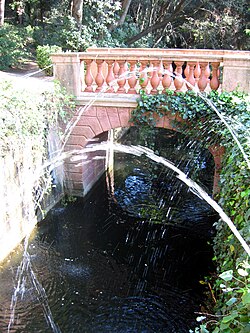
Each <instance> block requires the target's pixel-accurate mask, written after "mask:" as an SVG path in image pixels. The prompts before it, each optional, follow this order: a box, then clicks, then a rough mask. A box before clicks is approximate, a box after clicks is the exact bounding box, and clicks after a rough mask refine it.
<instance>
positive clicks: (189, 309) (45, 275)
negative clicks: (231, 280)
mask: <svg viewBox="0 0 250 333" xmlns="http://www.w3.org/2000/svg"><path fill="white" fill-rule="evenodd" d="M164 133H165V135H172V133H170V132H164ZM169 133H170V134H169ZM159 134H160V137H161V138H162V137H163V135H162V133H159ZM133 135H134V136H136V134H135V133H131V135H130V139H131V138H133ZM137 140H138V138H137ZM178 140H179V139H178V138H177V137H174V136H170V137H169V138H168V139H167V138H165V140H164V143H163V142H162V143H160V144H159V145H160V148H161V149H163V150H164V152H165V154H170V150H171V151H172V156H174V155H176V156H179V155H180V154H177V151H178V150H180V148H178V147H181V143H182V142H183V139H181V140H180V142H179V141H178ZM172 141H174V142H175V146H177V149H176V148H175V150H174V151H173V142H172ZM151 142H152V140H151ZM158 142H159V141H158ZM185 144H186V143H185ZM178 145H179V146H178ZM154 148H155V147H154ZM185 154H189V153H185ZM194 156H196V157H197V159H196V160H195V158H194ZM178 158H179V157H178ZM178 158H177V157H176V158H175V162H176V163H178V164H179V165H180V166H181V167H183V168H187V172H190V173H191V174H193V176H195V177H196V178H197V180H200V181H203V182H204V185H205V186H206V187H208V188H209V187H210V189H211V181H212V173H211V170H212V169H213V166H212V161H211V157H210V156H209V155H208V154H207V153H204V152H203V153H201V154H200V155H199V154H196V153H195V152H194V151H193V152H192V159H193V162H192V163H191V162H189V163H188V165H186V164H184V159H183V158H182V157H181V158H180V160H178ZM185 163H186V162H185ZM197 164H199V172H198V173H197V170H196V171H194V170H195V169H197V168H195V167H193V165H197ZM193 169H194V170H193ZM114 179H115V188H114V192H113V194H112V193H110V192H109V189H108V188H107V182H106V178H105V177H103V178H102V179H101V180H100V182H99V183H98V185H97V186H96V187H95V189H94V190H93V191H92V192H91V193H90V194H89V195H88V196H87V197H86V198H84V199H80V198H79V199H77V200H76V201H75V202H73V203H69V204H68V205H67V206H66V207H64V206H62V205H58V206H57V207H55V208H53V209H52V210H51V211H50V213H49V214H48V216H47V218H46V219H45V220H44V221H42V222H41V223H40V224H39V226H38V228H37V231H36V233H35V235H34V237H33V238H32V239H31V240H30V245H29V253H30V255H31V263H32V267H33V270H34V272H35V274H36V276H37V277H38V279H39V282H40V283H41V284H42V286H43V287H44V289H45V291H46V294H47V297H48V303H49V305H50V308H51V311H52V314H53V316H54V320H55V322H56V324H57V325H58V326H59V327H60V329H61V332H63V333H68V332H69V333H71V332H72V333H74V332H76V333H83V332H86V333H92V332H93V333H99V332H100V333H102V332H103V333H108V332H117V333H118V332H121V333H125V332H126V333H127V332H134V333H137V332H138V333H144V332H145V333H151V332H166V333H172V332H173V333H182V332H183V333H184V332H189V329H190V328H194V327H195V325H196V321H195V318H196V317H197V314H196V312H199V311H200V310H201V306H202V305H203V303H204V301H205V296H204V291H205V289H204V286H203V285H201V284H200V283H199V280H202V279H203V277H204V275H207V274H209V272H210V270H211V269H212V264H211V256H212V252H211V247H210V246H209V245H208V241H209V240H211V235H212V231H211V230H212V227H211V226H212V224H213V221H215V219H216V216H215V215H214V213H213V212H212V211H211V209H210V208H209V207H208V206H207V204H206V203H204V202H203V201H201V200H200V199H198V198H197V197H196V196H195V195H194V194H193V193H191V192H189V191H188V189H186V188H185V187H184V186H182V184H181V183H179V181H178V180H176V179H175V177H174V175H173V174H171V173H170V172H169V171H168V170H165V169H164V168H162V167H159V166H158V165H155V164H154V163H150V162H149V161H145V160H144V158H143V157H142V158H140V159H139V158H138V157H131V156H124V155H123V154H117V155H116V168H115V173H114ZM20 257H21V249H20V252H19V253H17V254H16V256H13V257H12V259H11V260H10V261H9V262H8V263H7V264H6V265H5V267H4V268H1V271H0V286H1V291H0V310H1V314H0V331H1V332H7V325H8V321H9V316H10V311H9V305H10V299H11V294H12V292H13V282H14V278H15V272H16V269H17V266H18V264H19V260H20ZM29 279H30V278H29V277H28V276H27V284H26V291H25V293H24V297H23V299H22V300H19V301H18V303H17V308H16V321H15V325H14V326H13V328H12V330H11V332H18V333H21V332H23V333H24V332H25V333H33V332H43V333H46V332H51V329H50V327H49V325H48V324H47V322H46V319H45V318H44V315H43V309H42V306H41V302H42V301H43V300H42V299H41V297H40V299H39V297H38V295H37V292H36V290H34V287H33V285H32V283H31V281H30V280H29Z"/></svg>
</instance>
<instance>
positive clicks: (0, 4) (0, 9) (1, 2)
mask: <svg viewBox="0 0 250 333" xmlns="http://www.w3.org/2000/svg"><path fill="white" fill-rule="evenodd" d="M4 6H5V0H0V26H3V24H4Z"/></svg>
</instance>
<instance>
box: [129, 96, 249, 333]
mask: <svg viewBox="0 0 250 333" xmlns="http://www.w3.org/2000/svg"><path fill="white" fill-rule="evenodd" d="M204 97H205V100H204V99H203V98H201V96H199V95H197V94H195V93H194V92H192V91H190V92H186V93H176V94H174V93H173V92H172V91H166V93H165V94H162V95H146V94H145V92H144V91H142V92H141V95H140V99H139V100H138V105H137V108H136V109H135V110H133V112H132V116H131V122H133V123H134V124H135V125H139V126H150V127H153V126H155V125H156V124H157V121H158V120H159V119H160V118H161V117H163V116H164V115H165V114H166V113H168V114H170V115H172V116H174V117H176V116H179V117H181V118H182V119H184V120H186V125H183V124H182V123H177V122H176V121H174V120H173V123H172V126H176V128H177V130H178V131H185V130H186V128H187V129H188V135H193V136H194V137H199V136H200V134H199V133H200V131H202V133H203V136H202V140H203V142H204V141H205V144H206V145H207V146H210V145H212V144H215V143H216V144H218V145H222V146H224V147H225V154H224V158H223V166H222V170H221V173H220V186H221V190H220V193H219V195H218V196H217V200H218V201H219V204H220V205H221V207H222V208H223V210H224V211H225V213H226V214H227V215H228V216H229V217H230V218H231V219H232V220H233V222H234V224H235V226H236V228H237V229H238V230H239V232H240V233H241V235H242V236H243V237H244V239H245V241H246V242H247V243H248V244H250V230H249V220H250V189H249V164H248V163H249V160H250V136H249V133H250V97H249V95H247V94H244V93H242V92H239V91H233V92H222V93H218V92H211V93H210V94H209V95H208V96H204ZM206 99H207V100H208V101H210V102H212V103H213V105H214V106H215V108H216V110H217V111H218V112H220V114H221V115H222V116H223V117H224V119H225V120H226V122H227V124H228V125H229V126H230V128H231V130H232V131H233V132H234V134H235V136H236V137H237V139H238V141H239V143H240V144H241V146H242V148H243V150H244V153H245V158H243V155H242V153H241V151H240V150H239V147H238V145H237V144H236V142H235V141H234V139H233V138H232V135H231V133H230V131H229V129H228V128H227V127H226V126H225V125H224V124H223V123H221V121H220V119H219V118H218V115H217V114H216V113H215V111H214V110H213V109H212V108H211V107H210V104H209V102H208V103H207V102H206ZM174 117H173V118H174ZM181 118H179V119H181ZM247 161H248V162H247ZM216 228H217V233H216V237H215V239H214V253H215V257H214V261H216V264H217V272H218V273H217V274H218V275H217V276H216V277H215V279H214V281H213V285H214V286H213V289H214V293H215V294H216V295H217V296H216V297H217V304H216V315H215V316H213V317H212V320H211V317H210V316H208V317H207V316H204V318H203V319H202V320H205V319H207V320H206V322H205V323H202V324H201V325H200V327H199V328H198V327H197V328H196V330H195V332H200V333H201V332H212V333H219V332H221V333H229V332H230V333H231V332H235V333H245V332H249V329H250V323H249V321H250V278H249V268H250V266H249V264H248V262H247V254H246V253H245V251H244V249H243V248H242V246H241V244H240V243H239V242H238V240H237V239H236V238H235V236H234V235H233V234H232V233H231V231H230V229H229V228H228V227H227V225H226V224H225V223H223V222H222V221H218V222H217V225H216ZM235 268H236V272H235ZM221 279H223V280H224V283H223V284H222V281H221ZM221 286H222V287H221ZM190 332H191V331H190Z"/></svg>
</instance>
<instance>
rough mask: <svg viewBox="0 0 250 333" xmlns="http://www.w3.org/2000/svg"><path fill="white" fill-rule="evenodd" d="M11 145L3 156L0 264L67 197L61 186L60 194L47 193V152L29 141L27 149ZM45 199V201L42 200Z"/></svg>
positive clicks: (1, 164)
mask: <svg viewBox="0 0 250 333" xmlns="http://www.w3.org/2000/svg"><path fill="white" fill-rule="evenodd" d="M10 146H13V147H16V148H15V149H14V148H13V149H9V150H8V151H5V152H4V154H2V156H1V157H0V203H1V209H0V230H1V232H0V262H1V261H2V260H4V259H5V258H6V257H7V255H8V254H9V253H10V252H11V251H12V250H14V248H15V247H16V246H17V245H18V244H19V243H20V242H21V241H22V239H23V238H24V237H25V236H26V235H27V234H29V233H30V232H31V231H32V230H33V228H34V227H35V225H36V223H37V221H38V219H39V218H42V217H43V214H44V213H46V212H47V211H48V210H49V209H50V208H51V207H52V206H53V205H55V203H56V202H57V201H58V200H59V199H60V198H61V196H62V194H63V192H62V189H63V188H62V186H61V185H62V184H59V183H58V186H57V188H58V190H57V191H53V193H52V192H50V193H51V195H46V194H45V192H46V185H47V187H49V186H50V184H49V183H47V181H46V179H47V178H46V177H41V175H42V174H43V168H42V164H43V151H41V150H40V151H39V150H38V149H36V150H35V149H34V146H33V144H32V141H31V140H27V141H26V143H25V145H24V147H23V148H21V147H20V146H18V145H17V144H13V145H10ZM52 194H53V195H52ZM42 197H43V199H44V200H40V198H42ZM34 198H37V199H38V200H39V202H37V201H36V200H34Z"/></svg>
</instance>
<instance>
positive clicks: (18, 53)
mask: <svg viewBox="0 0 250 333" xmlns="http://www.w3.org/2000/svg"><path fill="white" fill-rule="evenodd" d="M31 42H32V37H31V32H30V29H29V28H20V27H15V26H13V25H10V24H7V23H6V24H4V26H2V27H0V70H5V69H7V68H9V67H17V66H18V65H20V63H21V62H22V60H23V59H27V58H29V57H30V56H31V53H30V50H29V49H28V46H29V44H30V43H31Z"/></svg>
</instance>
